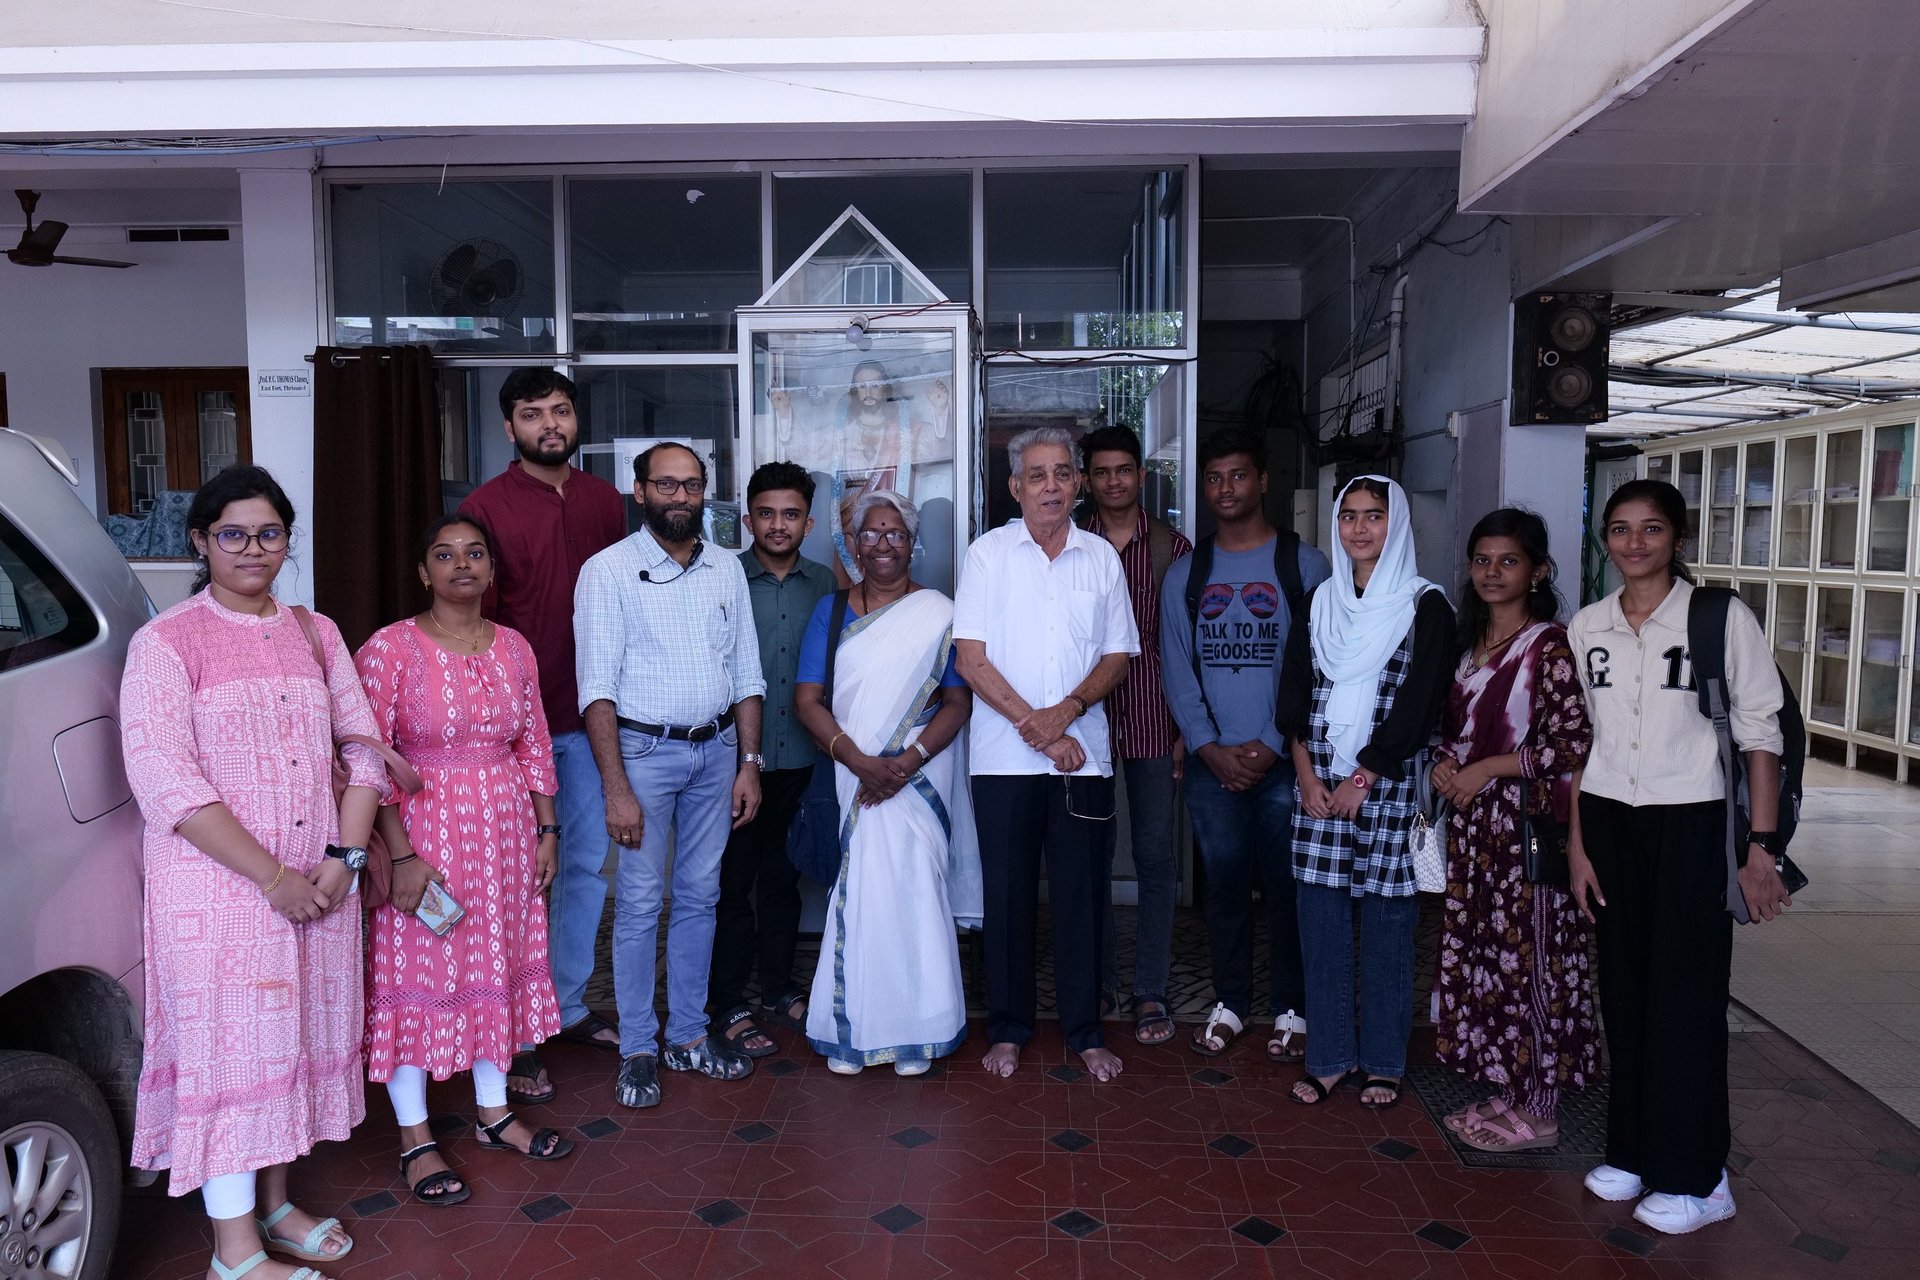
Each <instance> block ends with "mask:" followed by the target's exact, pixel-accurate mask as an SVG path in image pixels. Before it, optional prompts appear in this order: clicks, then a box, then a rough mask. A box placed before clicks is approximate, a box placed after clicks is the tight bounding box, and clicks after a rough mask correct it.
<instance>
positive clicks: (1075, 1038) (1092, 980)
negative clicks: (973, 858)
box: [973, 774, 1115, 1050]
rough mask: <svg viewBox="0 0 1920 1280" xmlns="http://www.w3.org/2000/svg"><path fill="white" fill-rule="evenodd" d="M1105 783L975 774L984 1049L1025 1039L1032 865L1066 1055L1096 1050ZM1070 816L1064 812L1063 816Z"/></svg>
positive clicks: (1106, 860)
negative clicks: (1043, 888)
mask: <svg viewBox="0 0 1920 1280" xmlns="http://www.w3.org/2000/svg"><path fill="white" fill-rule="evenodd" d="M1113 806H1114V788H1113V779H1112V778H1098V777H1075V778H1063V777H1061V776H1060V775H1059V774H1018V775H999V774H995V775H979V776H976V777H975V778H974V779H973V820H974V826H975V828H976V829H977V830H978V832H979V835H980V871H981V880H982V882H983V886H984V888H985V916H986V918H985V921H984V924H985V928H984V930H983V933H984V935H985V937H984V941H985V944H986V953H987V954H986V969H987V1040H988V1042H989V1043H992V1044H1001V1043H1009V1044H1025V1043H1027V1041H1028V1040H1030V1039H1032V1038H1033V1022H1034V986H1035V982H1036V976H1035V971H1034V934H1035V932H1036V929H1037V926H1038V920H1039V914H1040V866H1041V860H1042V858H1044V859H1045V862H1046V868H1047V902H1048V904H1049V906H1050V907H1051V908H1052V911H1053V975H1054V989H1055V993H1056V998H1057V1000H1058V1002H1059V1007H1060V1029H1061V1032H1062V1033H1063V1034H1064V1035H1065V1036H1066V1040H1067V1045H1068V1047H1070V1048H1072V1049H1076V1050H1084V1049H1097V1048H1100V1047H1101V1046H1102V1045H1103V1043H1104V1042H1103V1041H1102V1039H1101V1036H1100V936H1101V930H1102V928H1104V927H1105V926H1104V921H1105V919H1106V911H1105V905H1104V904H1105V897H1106V894H1107V893H1108V888H1107V882H1108V876H1109V874H1110V871H1111V866H1112V862H1113V828H1114V820H1115V814H1114V807H1113ZM1069 809H1071V812H1069Z"/></svg>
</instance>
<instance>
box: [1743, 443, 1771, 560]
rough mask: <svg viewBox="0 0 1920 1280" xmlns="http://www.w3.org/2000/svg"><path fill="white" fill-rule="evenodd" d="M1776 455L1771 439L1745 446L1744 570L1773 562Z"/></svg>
mask: <svg viewBox="0 0 1920 1280" xmlns="http://www.w3.org/2000/svg"><path fill="white" fill-rule="evenodd" d="M1773 452H1774V442H1773V441H1771V440H1754V441H1751V442H1749V443H1748V444H1747V446H1746V454H1747V475H1746V483H1745V485H1744V486H1743V487H1742V488H1741V491H1740V565H1741V567H1742V568H1754V569H1764V568H1766V567H1768V566H1769V565H1771V564H1772V563H1773Z"/></svg>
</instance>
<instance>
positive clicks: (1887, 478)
mask: <svg viewBox="0 0 1920 1280" xmlns="http://www.w3.org/2000/svg"><path fill="white" fill-rule="evenodd" d="M1912 499H1913V424H1912V423H1911V422H1901V423H1893V424H1890V425H1887V426H1879V427H1875V428H1874V429H1873V457H1872V460H1871V462H1870V463H1869V464H1868V469H1867V564H1866V568H1867V571H1868V572H1869V573H1905V572H1906V571H1907V565H1908V563H1909V561H1910V559H1911V557H1910V556H1909V554H1908V549H1907V543H1908V540H1909V537H1910V536H1911V532H1912V524H1913V500H1912Z"/></svg>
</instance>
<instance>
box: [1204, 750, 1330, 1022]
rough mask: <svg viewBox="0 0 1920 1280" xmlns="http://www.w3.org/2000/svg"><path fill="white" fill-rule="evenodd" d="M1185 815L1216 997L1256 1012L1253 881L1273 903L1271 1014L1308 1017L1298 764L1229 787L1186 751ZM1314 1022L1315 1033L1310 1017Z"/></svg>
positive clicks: (1247, 1013)
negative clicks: (1296, 815)
mask: <svg viewBox="0 0 1920 1280" xmlns="http://www.w3.org/2000/svg"><path fill="white" fill-rule="evenodd" d="M1187 813H1188V815H1189V816H1190V817H1191V818H1192V819H1193V843H1194V846H1195V848H1196V849H1198V851H1199V855H1200V861H1201V864H1202V865H1204V866H1205V867H1206V869H1207V889H1206V898H1205V900H1204V901H1203V902H1202V903H1201V914H1202V915H1203V916H1204V917H1205V919H1206V922H1207V946H1208V949H1209V950H1210V951H1211V952H1212V955H1213V990H1214V998H1215V999H1217V1000H1219V1001H1220V1003H1221V1004H1224V1005H1225V1006H1227V1008H1229V1009H1231V1010H1232V1011H1233V1012H1234V1014H1235V1015H1236V1016H1238V1017H1239V1018H1240V1019H1241V1021H1243V1022H1244V1021H1246V1020H1247V1019H1249V1018H1251V1017H1252V1016H1253V1010H1254V1004H1253V884H1254V877H1255V876H1256V875H1258V876H1259V879H1260V891H1261V894H1262V896H1263V898H1264V899H1265V901H1266V904H1267V949H1268V975H1269V979H1270V981H1271V982H1272V987H1271V988H1270V992H1271V995H1272V999H1273V1009H1272V1012H1274V1013H1276V1014H1278V1013H1282V1012H1285V1011H1286V1010H1289V1009H1291V1010H1293V1011H1294V1012H1295V1013H1299V1014H1302V1015H1304V1014H1305V1013H1306V1004H1307V994H1306V985H1305V979H1304V978H1303V977H1302V975H1301V970H1300V921H1299V917H1298V916H1297V915H1296V914H1295V912H1294V881H1293V769H1292V767H1291V766H1289V765H1287V764H1286V763H1284V762H1282V763H1279V764H1276V765H1275V766H1274V767H1273V768H1271V769H1269V770H1268V771H1267V774H1266V776H1265V777H1264V778H1262V779H1261V780H1260V781H1259V783H1258V784H1256V785H1255V786H1254V787H1252V788H1250V789H1249V790H1246V791H1229V790H1227V789H1226V788H1225V787H1223V786H1221V785H1220V779H1219V778H1218V777H1216V776H1215V775H1214V772H1213V770H1211V769H1209V768H1207V766H1206V765H1205V764H1203V763H1202V762H1201V760H1200V758H1199V757H1198V756H1188V757H1187ZM1307 1025H1308V1027H1309V1028H1310V1029H1311V1030H1312V1031H1313V1032H1314V1033H1315V1034H1317V1033H1318V1031H1319V1028H1317V1027H1314V1026H1313V1024H1312V1022H1311V1020H1309V1022H1308V1024H1307Z"/></svg>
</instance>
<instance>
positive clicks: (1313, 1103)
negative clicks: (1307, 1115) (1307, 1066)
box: [1287, 1071, 1353, 1107]
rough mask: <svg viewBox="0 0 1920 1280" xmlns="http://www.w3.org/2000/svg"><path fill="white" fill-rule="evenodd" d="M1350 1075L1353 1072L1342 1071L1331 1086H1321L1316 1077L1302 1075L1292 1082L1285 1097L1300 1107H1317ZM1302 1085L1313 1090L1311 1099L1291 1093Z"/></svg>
mask: <svg viewBox="0 0 1920 1280" xmlns="http://www.w3.org/2000/svg"><path fill="white" fill-rule="evenodd" d="M1352 1074H1353V1072H1351V1071H1343V1072H1341V1073H1340V1078H1339V1079H1338V1080H1335V1081H1334V1082H1333V1083H1332V1084H1321V1083H1320V1079H1319V1077H1318V1076H1314V1075H1303V1076H1301V1077H1300V1078H1299V1079H1298V1080H1295V1081H1294V1082H1293V1087H1292V1088H1290V1089H1288V1090H1287V1097H1288V1098H1289V1099H1290V1100H1292V1101H1293V1102H1295V1103H1297V1104H1299V1105H1300V1106H1303V1107H1317V1106H1319V1105H1320V1104H1321V1103H1323V1102H1325V1101H1326V1100H1327V1098H1328V1096H1329V1095H1330V1094H1332V1093H1333V1091H1334V1090H1335V1089H1338V1088H1339V1087H1340V1086H1341V1085H1343V1084H1345V1083H1346V1082H1347V1077H1348V1076H1350V1075H1352ZM1303 1084H1304V1085H1305V1086H1307V1088H1309V1089H1311V1090H1313V1096H1312V1097H1311V1098H1303V1097H1301V1096H1300V1095H1299V1094H1297V1093H1295V1092H1294V1091H1293V1090H1294V1089H1298V1088H1299V1087H1300V1086H1301V1085H1303Z"/></svg>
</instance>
